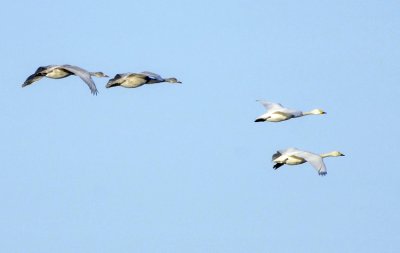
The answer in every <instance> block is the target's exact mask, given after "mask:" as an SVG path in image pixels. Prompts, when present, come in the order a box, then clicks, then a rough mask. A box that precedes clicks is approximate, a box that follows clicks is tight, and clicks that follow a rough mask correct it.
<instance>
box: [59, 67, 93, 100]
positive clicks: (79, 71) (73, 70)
mask: <svg viewBox="0 0 400 253" xmlns="http://www.w3.org/2000/svg"><path fill="white" fill-rule="evenodd" d="M60 68H63V69H65V70H67V71H69V72H71V73H73V74H74V75H76V76H79V77H80V78H81V79H82V80H83V81H84V82H85V83H86V84H87V85H88V86H89V89H90V91H91V92H92V94H93V95H97V93H98V91H97V88H96V84H95V83H94V82H93V79H92V77H91V76H90V73H89V72H88V71H86V70H84V69H82V68H80V67H77V66H72V65H62V66H60Z"/></svg>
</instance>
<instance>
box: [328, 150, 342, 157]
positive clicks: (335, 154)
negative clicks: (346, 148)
mask: <svg viewBox="0 0 400 253" xmlns="http://www.w3.org/2000/svg"><path fill="white" fill-rule="evenodd" d="M330 155H331V156H344V154H342V153H341V152H339V151H332V152H331V153H330Z"/></svg>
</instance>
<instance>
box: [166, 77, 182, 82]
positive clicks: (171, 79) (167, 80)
mask: <svg viewBox="0 0 400 253" xmlns="http://www.w3.org/2000/svg"><path fill="white" fill-rule="evenodd" d="M165 81H166V82H168V83H182V82H181V81H179V80H178V79H176V78H175V77H171V78H167V79H165Z"/></svg>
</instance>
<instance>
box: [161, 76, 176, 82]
mask: <svg viewBox="0 0 400 253" xmlns="http://www.w3.org/2000/svg"><path fill="white" fill-rule="evenodd" d="M174 79H175V78H173V77H168V78H164V81H163V82H168V83H172V82H174Z"/></svg>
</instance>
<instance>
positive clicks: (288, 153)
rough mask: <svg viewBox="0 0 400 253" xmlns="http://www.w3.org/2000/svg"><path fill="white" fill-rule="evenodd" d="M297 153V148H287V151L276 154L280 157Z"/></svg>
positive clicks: (283, 150) (282, 150)
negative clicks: (280, 155)
mask: <svg viewBox="0 0 400 253" xmlns="http://www.w3.org/2000/svg"><path fill="white" fill-rule="evenodd" d="M299 151H300V150H298V149H297V148H287V149H281V150H278V152H279V153H281V154H282V155H292V154H294V153H297V152H299Z"/></svg>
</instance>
